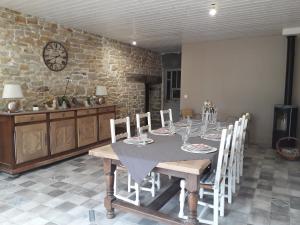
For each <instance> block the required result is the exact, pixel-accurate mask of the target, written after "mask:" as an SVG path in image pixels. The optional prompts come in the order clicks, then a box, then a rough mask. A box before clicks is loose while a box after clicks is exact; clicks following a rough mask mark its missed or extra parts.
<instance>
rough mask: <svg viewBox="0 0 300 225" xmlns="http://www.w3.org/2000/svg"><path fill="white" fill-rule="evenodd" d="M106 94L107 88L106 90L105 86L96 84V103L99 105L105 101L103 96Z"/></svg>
mask: <svg viewBox="0 0 300 225" xmlns="http://www.w3.org/2000/svg"><path fill="white" fill-rule="evenodd" d="M106 95H107V90H106V87H105V86H97V87H96V96H99V99H98V103H99V104H100V105H101V104H104V103H105V99H104V97H103V96H106Z"/></svg>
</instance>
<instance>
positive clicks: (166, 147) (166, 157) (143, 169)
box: [112, 134, 219, 183]
mask: <svg viewBox="0 0 300 225" xmlns="http://www.w3.org/2000/svg"><path fill="white" fill-rule="evenodd" d="M149 137H150V138H152V139H153V140H154V143H152V144H148V145H145V146H136V145H128V144H125V143H123V141H119V142H117V143H114V144H112V148H113V150H114V152H115V153H116V154H117V156H118V158H119V159H120V161H121V163H122V164H123V165H124V166H125V167H126V168H127V169H128V171H129V173H130V174H131V176H132V178H133V179H134V180H135V181H136V182H137V183H140V182H141V181H142V180H143V179H144V178H145V177H146V176H147V174H148V173H149V172H151V170H153V168H155V167H156V165H157V164H158V163H160V162H173V161H182V160H200V159H210V160H212V161H213V162H215V161H216V158H217V153H218V151H216V152H214V153H209V154H199V153H189V152H185V151H182V150H181V145H182V140H181V136H179V135H177V134H175V135H172V136H158V135H151V134H150V135H149ZM189 142H190V143H192V144H197V143H203V144H207V145H210V146H212V147H216V148H219V142H218V141H217V142H216V141H208V140H204V139H202V138H200V137H193V138H190V139H189Z"/></svg>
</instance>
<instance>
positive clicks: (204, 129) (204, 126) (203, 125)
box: [200, 121, 208, 137]
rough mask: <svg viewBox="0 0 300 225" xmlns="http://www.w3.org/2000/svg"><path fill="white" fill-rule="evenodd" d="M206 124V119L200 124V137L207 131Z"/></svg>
mask: <svg viewBox="0 0 300 225" xmlns="http://www.w3.org/2000/svg"><path fill="white" fill-rule="evenodd" d="M207 125H208V121H204V123H203V124H201V126H200V137H203V136H204V135H205V133H206V131H207Z"/></svg>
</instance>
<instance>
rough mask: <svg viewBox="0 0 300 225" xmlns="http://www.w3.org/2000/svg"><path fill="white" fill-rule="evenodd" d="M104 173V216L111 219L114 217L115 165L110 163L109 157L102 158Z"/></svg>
mask: <svg viewBox="0 0 300 225" xmlns="http://www.w3.org/2000/svg"><path fill="white" fill-rule="evenodd" d="M103 169H104V174H105V175H106V197H105V199H104V207H105V208H106V211H107V213H106V217H107V218H108V219H112V218H114V217H115V212H114V208H113V207H112V202H113V200H115V199H116V198H115V196H114V176H115V170H116V165H114V164H112V160H111V159H104V160H103Z"/></svg>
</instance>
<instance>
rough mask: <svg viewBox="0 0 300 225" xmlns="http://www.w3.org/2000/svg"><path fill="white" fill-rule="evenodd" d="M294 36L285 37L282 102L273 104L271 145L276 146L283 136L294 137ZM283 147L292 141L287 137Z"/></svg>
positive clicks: (295, 126)
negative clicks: (285, 53)
mask: <svg viewBox="0 0 300 225" xmlns="http://www.w3.org/2000/svg"><path fill="white" fill-rule="evenodd" d="M295 42H296V36H288V37H287V62H286V79H285V92H284V104H283V105H275V107H274V121H273V138H272V147H273V148H274V149H275V148H276V143H277V141H278V140H279V139H280V138H283V137H296V131H297V115H298V108H297V106H294V105H291V104H292V93H293V75H294V59H295ZM283 144H284V145H285V147H293V145H294V144H295V143H294V141H292V140H291V141H289V140H288V139H287V140H286V141H285V143H283Z"/></svg>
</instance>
